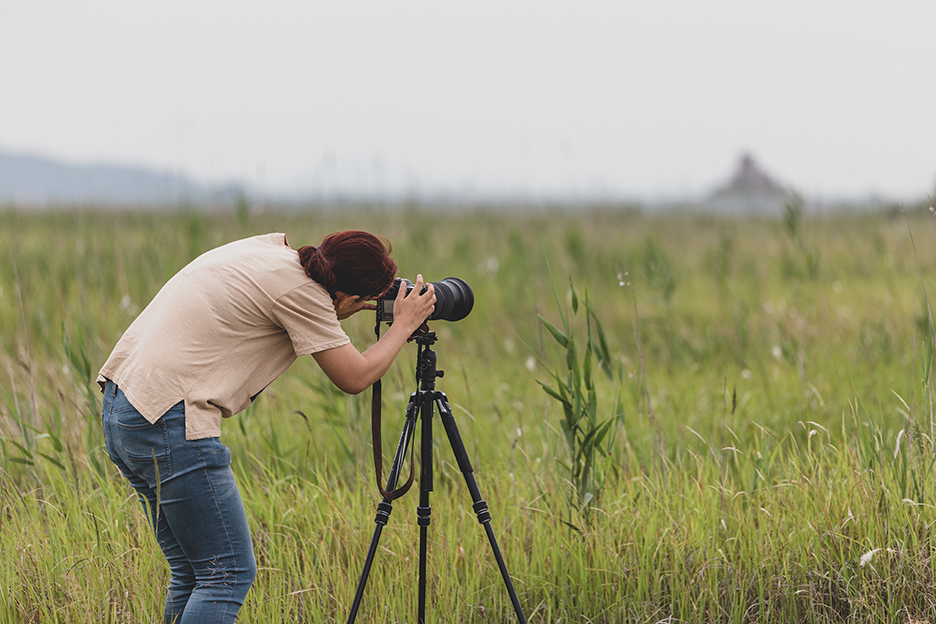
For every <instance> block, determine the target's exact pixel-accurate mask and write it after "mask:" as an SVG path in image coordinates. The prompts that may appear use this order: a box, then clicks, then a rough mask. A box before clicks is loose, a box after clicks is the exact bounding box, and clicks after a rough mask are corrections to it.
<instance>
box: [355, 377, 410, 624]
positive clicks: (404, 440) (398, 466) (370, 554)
mask: <svg viewBox="0 0 936 624" xmlns="http://www.w3.org/2000/svg"><path fill="white" fill-rule="evenodd" d="M415 399H416V394H415V393H413V396H411V397H410V402H409V404H408V405H407V406H406V421H405V422H404V423H403V432H402V433H401V434H400V441H399V443H397V449H396V453H395V454H394V456H393V465H392V467H391V469H390V475H389V476H388V477H387V488H386V490H387V491H388V492H389V491H391V490H392V489H393V488H395V487H396V484H397V481H398V480H399V478H400V472H401V471H402V470H403V462H404V460H405V459H406V448H407V447H408V446H409V443H410V440H412V438H413V431H414V430H415V429H416V414H417V407H418V405H417V403H416V400H415ZM392 511H393V504H392V503H391V501H389V500H388V499H386V498H384V499H383V500H382V501H381V502H380V503H379V504H378V505H377V516H376V517H375V518H374V522H375V523H376V524H377V526H376V527H374V535H373V537H371V543H370V548H368V550H367V558H366V559H365V560H364V569H363V570H362V571H361V579H360V581H358V586H357V591H356V592H355V593H354V602H353V603H352V604H351V613H350V614H349V615H348V624H353V623H354V620H355V619H356V618H357V612H358V609H359V608H360V606H361V599H362V598H363V597H364V587H365V586H366V585H367V577H368V576H370V569H371V566H372V565H373V563H374V555H375V554H376V553H377V545H378V543H379V542H380V534H381V533H382V532H383V528H384V527H385V526H386V525H387V522H388V521H389V520H390V513H391V512H392Z"/></svg>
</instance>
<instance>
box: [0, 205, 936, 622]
mask: <svg viewBox="0 0 936 624" xmlns="http://www.w3.org/2000/svg"><path fill="white" fill-rule="evenodd" d="M793 217H795V222H793V223H792V224H791V222H790V219H791V218H793ZM793 217H791V216H790V215H788V216H787V220H786V221H784V220H783V219H780V218H778V219H776V220H720V219H714V218H703V217H689V216H685V217H679V216H667V217H648V216H643V215H640V214H636V213H633V212H615V211H612V210H607V211H596V212H591V213H588V214H587V215H585V214H581V215H569V214H561V213H526V214H517V213H498V212H496V211H490V212H488V213H485V214H479V213H466V214H448V213H421V212H418V211H402V212H397V213H390V212H383V211H379V210H371V211H367V210H356V211H347V212H343V213H337V212H336V213H310V214H303V215H299V214H264V215H251V216H249V217H247V216H245V215H241V217H240V218H234V215H230V216H225V215H202V214H198V213H188V214H157V213H121V212H116V213H105V212H93V211H85V212H59V213H43V214H27V213H21V212H20V213H17V212H12V211H7V212H5V213H2V214H0V220H2V223H3V227H2V228H0V253H2V254H3V260H0V393H2V401H0V444H2V446H0V470H2V472H0V561H3V562H4V565H3V566H0V622H43V623H44V622H137V621H139V622H156V621H157V620H158V617H159V614H160V613H161V604H162V600H163V592H164V587H165V585H166V583H167V581H168V569H167V567H166V564H165V562H164V561H163V560H162V556H161V554H160V552H159V549H158V547H157V545H156V544H155V541H154V539H153V538H152V536H151V534H150V533H149V530H148V527H147V525H146V522H145V518H144V516H143V512H142V508H141V507H140V505H139V503H137V501H136V500H135V497H134V496H133V495H132V492H131V490H130V489H129V488H128V486H127V485H126V484H125V482H124V481H123V480H122V479H121V478H120V477H119V474H118V473H117V471H116V468H114V467H113V466H112V465H111V464H110V462H109V461H108V460H107V457H106V454H105V453H104V451H103V448H102V444H103V441H102V436H101V433H100V426H99V424H98V410H99V404H100V399H99V395H98V394H97V393H96V387H95V386H94V384H93V377H94V375H95V374H96V371H97V368H98V367H99V366H100V364H101V363H102V362H103V361H104V359H105V358H106V356H107V354H108V353H109V351H110V349H111V348H112V346H113V344H114V342H115V341H116V340H117V338H118V337H119V336H120V333H121V332H122V331H123V330H124V329H125V328H126V327H127V325H128V324H129V323H130V321H132V319H133V318H134V317H135V315H136V314H137V313H138V312H139V310H140V309H141V308H142V307H143V306H145V304H146V303H147V302H148V300H149V299H150V298H151V297H152V296H153V294H155V292H156V290H158V288H159V287H160V286H161V285H162V284H163V283H164V282H165V281H166V280H167V279H168V278H169V277H171V276H172V275H173V274H174V273H175V272H176V271H177V270H178V269H180V268H181V267H182V266H184V264H186V263H187V262H188V261H189V260H191V259H192V258H193V257H194V256H196V255H197V254H199V253H201V252H202V251H205V250H207V249H210V248H212V247H214V246H217V245H219V244H222V243H224V242H227V241H229V240H233V239H236V238H240V237H243V236H248V235H251V234H256V233H263V232H269V231H285V232H287V234H288V235H289V239H290V242H291V243H292V244H293V246H294V247H297V246H299V245H301V244H305V243H313V244H314V243H316V242H318V240H320V239H321V237H322V236H323V235H324V234H326V233H328V232H331V231H335V230H339V229H346V228H352V227H353V228H361V229H368V230H371V231H375V232H378V233H381V234H383V235H385V236H387V237H388V238H389V239H390V240H391V241H392V242H393V245H394V255H395V257H396V258H397V261H398V263H399V264H400V268H401V272H402V274H403V275H404V276H407V277H411V278H412V277H414V276H415V273H417V272H421V273H423V275H425V276H426V278H427V279H429V280H439V279H442V278H444V277H448V276H458V277H462V278H464V279H465V280H467V281H468V282H469V283H470V284H471V286H472V288H473V289H474V292H475V296H476V305H475V309H474V310H473V311H472V313H471V315H470V316H469V317H468V318H466V319H465V320H463V321H460V322H458V323H445V322H438V323H435V324H434V325H433V329H435V330H436V331H437V332H438V333H439V336H440V340H439V342H438V343H437V345H436V346H435V347H434V349H435V350H436V351H437V352H438V354H439V368H441V369H443V370H445V371H446V375H445V377H444V378H442V379H441V380H439V382H438V388H439V389H440V390H442V391H444V392H446V393H447V395H448V397H449V400H450V401H451V403H452V405H453V408H454V413H455V417H456V419H457V420H458V423H459V428H460V430H461V433H462V437H463V438H464V440H465V444H466V447H467V449H468V452H469V454H470V456H471V460H472V463H473V464H474V466H475V471H476V477H477V479H478V483H479V486H480V488H481V493H482V495H483V496H484V498H485V499H486V500H487V501H488V503H489V505H490V506H491V511H492V514H493V518H494V521H493V527H494V530H495V533H496V534H497V537H498V541H499V543H500V546H501V549H502V550H503V552H504V556H505V558H506V560H507V564H508V567H509V568H510V571H511V573H512V576H513V577H514V583H515V586H516V588H517V591H518V593H519V595H520V601H521V603H522V605H523V607H524V610H525V612H526V615H527V618H528V619H529V621H530V622H558V621H562V622H583V623H584V622H609V623H611V622H648V623H649V622H658V621H661V620H666V619H667V618H670V620H669V621H685V622H846V621H847V622H880V621H888V622H891V621H903V622H908V621H915V620H922V621H936V601H934V599H933V597H932V587H933V585H934V572H936V561H934V560H933V545H934V542H933V536H932V532H933V527H934V526H936V525H934V522H936V507H934V505H936V466H934V461H936V454H934V449H933V442H934V439H936V436H934V427H936V422H934V419H933V406H934V401H933V397H932V390H933V380H932V359H933V347H934V345H933V335H932V324H931V321H930V319H929V316H930V315H929V309H928V305H929V303H928V300H927V297H926V294H925V292H929V293H933V292H936V284H934V281H933V275H934V269H936V240H934V239H936V225H934V223H933V222H932V218H931V217H928V216H925V214H921V213H918V214H913V215H910V216H908V217H903V216H897V217H892V216H884V215H851V216H834V217H827V218H824V219H815V218H808V217H804V216H802V215H801V214H795V215H793ZM911 233H912V237H913V241H911ZM570 278H571V280H572V282H573V284H575V287H576V289H577V291H578V294H579V297H580V299H582V301H580V305H584V303H583V302H584V299H583V297H584V292H585V290H586V288H587V292H588V300H589V304H590V306H591V307H592V308H593V309H594V312H595V317H596V319H597V321H599V322H600V324H601V326H602V327H603V328H604V330H605V332H606V333H607V340H608V345H609V352H610V355H611V359H612V360H613V362H612V364H613V370H614V372H615V375H614V377H615V379H619V380H620V381H619V382H617V383H612V382H611V381H609V380H608V379H607V378H606V377H605V376H604V375H602V374H598V372H597V370H596V371H594V372H595V375H594V393H595V402H596V404H597V405H598V406H599V407H598V412H599V413H598V414H597V415H596V417H597V418H596V422H598V423H600V422H603V421H604V420H605V419H607V418H609V417H611V416H612V415H613V414H612V413H609V412H611V411H614V409H615V408H614V406H615V405H616V404H618V403H619V404H620V408H621V411H622V412H623V425H622V427H621V428H620V429H618V430H616V431H615V433H614V435H613V436H612V435H611V434H610V433H609V434H608V436H609V437H608V440H611V441H610V442H609V443H608V444H607V445H606V447H604V448H603V452H602V454H601V455H599V456H597V457H594V458H593V461H594V479H596V480H597V482H599V483H600V484H601V486H602V487H601V488H599V489H596V491H597V492H599V494H600V495H599V496H598V497H597V498H596V499H594V500H591V501H590V506H591V509H590V510H589V511H588V512H587V513H586V512H583V511H581V510H580V509H579V508H578V503H576V502H574V501H575V500H581V499H576V498H575V497H574V496H571V494H572V493H571V489H570V488H571V487H572V483H571V482H570V461H571V458H570V455H569V453H570V450H569V445H568V443H567V437H566V435H565V434H564V433H563V430H562V426H561V423H562V420H563V418H564V413H563V408H562V406H561V405H560V404H559V403H558V402H556V401H554V400H553V399H552V398H550V397H549V396H547V395H546V394H545V393H544V392H543V390H542V388H541V387H540V385H539V384H538V383H537V382H538V381H543V382H546V383H552V382H553V381H554V379H555V378H554V377H553V375H552V374H551V372H550V371H556V372H558V373H559V374H560V375H563V376H564V375H565V372H564V371H565V370H566V368H565V366H566V364H567V360H566V352H565V349H563V348H562V347H561V346H560V345H559V344H557V342H556V341H555V340H554V339H553V337H552V336H551V335H550V333H549V332H548V331H547V330H546V328H545V326H544V325H542V324H541V323H540V322H539V317H540V316H541V317H542V318H543V319H545V320H546V321H548V322H549V323H550V324H552V325H554V326H556V327H562V326H563V324H562V321H561V319H562V316H563V315H565V317H566V318H567V319H570V320H571V319H572V317H573V316H575V315H574V314H572V302H571V299H569V298H567V293H568V283H569V279H570ZM622 282H623V285H622ZM924 289H925V290H924ZM554 292H558V293H559V300H558V305H560V306H561V307H562V310H561V311H560V309H557V301H556V298H555V297H554V294H553V293H554ZM583 311H584V308H582V309H580V310H579V312H580V314H579V315H578V319H577V321H576V323H577V325H576V326H575V328H574V329H572V330H570V332H569V334H570V335H571V336H575V337H578V338H577V339H578V340H580V343H579V344H580V351H579V353H580V354H582V353H583V349H584V348H585V345H586V343H587V341H586V331H587V327H586V324H585V322H584V320H585V315H584V314H582V313H581V312H583ZM346 326H347V330H348V332H349V334H350V335H351V336H352V338H353V340H354V341H355V343H356V344H358V345H359V346H361V347H364V346H366V345H368V344H370V342H371V341H372V340H373V318H372V317H365V316H364V315H359V316H358V317H355V318H354V319H352V320H350V321H348V322H347V323H346ZM638 336H639V342H638ZM641 355H642V357H641ZM414 360H415V347H413V348H412V351H410V350H405V351H404V352H403V354H402V355H401V356H400V358H398V362H397V364H396V365H395V366H394V368H393V369H392V370H391V371H390V373H389V374H388V375H387V376H386V377H385V382H384V400H385V404H384V422H385V426H384V438H385V441H384V442H385V449H384V451H385V454H386V453H389V450H390V449H389V445H390V444H391V443H392V442H388V440H390V441H393V442H395V440H396V437H397V432H398V430H399V427H400V426H402V409H403V407H404V406H405V403H406V399H407V397H408V396H409V393H410V392H411V391H412V390H414V389H415V385H414V382H413V370H412V369H413V366H414ZM618 375H619V377H618ZM368 415H369V396H368V395H367V394H364V395H360V396H356V397H348V396H345V395H343V394H341V393H340V392H338V391H336V390H334V389H333V388H332V387H331V386H330V384H329V383H328V382H327V380H326V379H325V377H324V375H323V374H322V373H321V372H320V371H319V370H318V369H317V367H316V366H315V364H314V362H313V361H312V360H311V359H309V358H304V359H303V360H300V361H299V362H297V363H296V364H295V365H294V366H293V367H292V368H291V369H290V371H288V372H287V373H286V374H285V375H284V376H283V377H281V378H280V379H279V380H277V381H276V382H275V383H274V384H273V385H272V386H271V387H270V388H269V389H268V390H267V391H266V392H264V394H263V395H262V396H261V398H260V399H259V400H258V401H257V403H256V404H255V405H254V406H252V407H251V408H250V409H249V410H248V411H246V412H244V413H242V414H240V415H238V416H237V417H235V418H234V419H232V420H230V421H227V422H226V423H225V424H224V433H223V436H222V440H223V441H224V442H225V444H227V445H228V446H229V447H231V449H232V451H233V456H234V469H235V472H236V474H237V476H238V480H239V483H240V486H241V490H242V493H243V496H244V499H245V504H246V506H247V510H248V517H249V519H250V523H251V530H252V532H253V535H254V540H255V550H256V552H257V555H258V563H259V566H260V571H259V574H258V578H257V581H256V583H255V585H254V587H253V589H252V590H251V593H250V595H249V596H248V600H247V603H246V604H245V606H244V609H243V610H242V616H241V619H242V620H243V621H245V622H278V621H295V622H332V621H344V620H345V618H346V617H347V612H348V609H349V608H350V604H351V601H352V599H353V595H354V589H355V587H356V584H357V579H358V575H359V573H360V569H361V566H362V564H363V561H364V557H365V554H366V548H367V545H368V543H369V540H370V536H371V534H372V532H373V527H374V523H373V518H374V511H375V505H376V503H377V502H378V498H379V496H378V495H377V492H376V488H375V487H374V486H373V474H372V466H371V465H370V448H369V447H370V431H369V417H368ZM435 452H436V454H437V460H436V462H435V468H436V482H435V491H434V493H433V495H432V505H433V514H432V519H433V522H432V526H431V527H430V557H429V563H430V571H429V577H430V585H429V613H430V619H432V620H433V621H444V622H501V621H504V622H507V621H511V620H512V617H513V616H512V609H511V606H510V603H509V600H508V599H507V595H506V592H505V591H504V589H503V584H502V582H501V580H500V577H499V573H498V571H497V568H496V565H495V564H494V559H493V556H492V555H491V553H490V548H489V546H488V544H487V541H486V538H485V536H484V532H483V530H482V528H481V527H480V526H479V525H478V523H477V520H476V518H475V516H474V514H473V513H472V511H471V500H470V497H469V496H468V493H467V491H466V488H465V487H464V481H463V479H462V476H461V473H460V472H459V471H458V469H457V466H456V465H455V463H454V458H453V457H452V456H451V452H450V450H449V448H448V444H447V441H446V440H445V438H444V435H442V433H441V429H439V431H438V434H437V440H436V443H435ZM415 506H416V496H415V495H414V494H410V495H408V496H406V497H404V498H403V499H401V500H400V501H397V502H396V503H395V505H394V507H395V511H394V513H393V517H392V518H391V521H390V524H389V525H388V527H387V528H386V529H385V530H384V532H383V537H382V539H381V549H380V551H379V552H378V555H377V559H376V562H375V565H374V568H373V571H372V574H371V578H370V582H369V584H368V590H367V593H366V594H365V598H364V604H363V607H362V611H361V613H360V614H359V616H358V621H361V622H412V621H414V620H415V612H416V570H417V568H416V561H417V558H418V530H417V527H416V523H415ZM862 562H864V563H862Z"/></svg>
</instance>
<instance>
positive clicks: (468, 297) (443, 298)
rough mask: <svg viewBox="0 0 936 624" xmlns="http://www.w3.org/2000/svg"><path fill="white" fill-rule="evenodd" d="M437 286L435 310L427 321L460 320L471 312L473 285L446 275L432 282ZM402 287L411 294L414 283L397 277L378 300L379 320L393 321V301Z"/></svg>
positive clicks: (424, 288) (425, 286) (424, 290)
mask: <svg viewBox="0 0 936 624" xmlns="http://www.w3.org/2000/svg"><path fill="white" fill-rule="evenodd" d="M430 283H431V284H432V285H433V286H434V287H435V296H436V304H435V310H433V311H432V314H431V315H429V318H427V319H426V320H427V321H439V320H441V321H460V320H462V319H463V318H465V317H466V316H468V313H469V312H471V308H472V307H473V306H474V293H473V292H471V286H469V285H468V282H466V281H465V280H463V279H460V278H457V277H446V278H445V279H444V280H442V281H440V282H430ZM427 286H428V284H423V289H422V292H426V289H427ZM400 288H406V295H407V296H409V294H410V292H411V291H412V290H413V283H412V282H411V281H409V280H407V279H402V278H399V277H398V278H396V279H394V280H393V286H391V287H390V290H388V291H387V294H385V295H384V296H383V297H382V298H381V299H378V300H377V322H378V323H381V322H387V323H392V322H393V303H394V301H395V300H396V297H397V293H399V292H400Z"/></svg>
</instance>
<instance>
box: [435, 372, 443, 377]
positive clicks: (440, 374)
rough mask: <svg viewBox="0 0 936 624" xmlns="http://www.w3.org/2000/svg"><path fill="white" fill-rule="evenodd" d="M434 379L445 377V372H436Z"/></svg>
mask: <svg viewBox="0 0 936 624" xmlns="http://www.w3.org/2000/svg"><path fill="white" fill-rule="evenodd" d="M436 377H445V371H436Z"/></svg>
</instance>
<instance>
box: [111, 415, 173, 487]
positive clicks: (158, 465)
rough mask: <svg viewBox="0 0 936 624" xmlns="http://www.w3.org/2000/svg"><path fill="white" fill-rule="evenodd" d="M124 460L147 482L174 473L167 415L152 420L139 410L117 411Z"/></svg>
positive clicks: (152, 482) (155, 481)
mask: <svg viewBox="0 0 936 624" xmlns="http://www.w3.org/2000/svg"><path fill="white" fill-rule="evenodd" d="M117 427H118V429H119V430H120V441H121V444H122V446H123V454H124V461H125V462H126V463H127V465H128V466H129V467H130V468H131V469H132V470H133V471H134V472H135V473H136V474H138V475H140V476H141V477H143V478H144V479H145V480H146V481H147V482H149V483H151V484H153V485H155V484H156V483H158V482H162V481H165V480H166V479H168V478H169V477H170V476H171V475H172V461H171V456H170V452H169V430H168V427H167V426H166V423H165V421H164V419H160V420H158V421H156V424H155V425H154V424H151V423H150V422H149V421H147V420H146V419H145V418H143V416H141V415H140V414H139V412H136V411H132V412H124V413H120V414H117Z"/></svg>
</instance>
